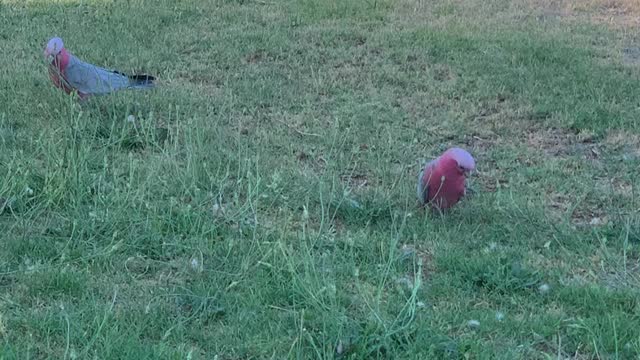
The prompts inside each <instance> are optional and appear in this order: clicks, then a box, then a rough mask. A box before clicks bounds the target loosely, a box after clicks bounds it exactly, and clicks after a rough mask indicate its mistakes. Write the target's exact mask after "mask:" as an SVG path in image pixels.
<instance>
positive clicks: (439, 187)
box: [418, 147, 476, 209]
mask: <svg viewBox="0 0 640 360" xmlns="http://www.w3.org/2000/svg"><path fill="white" fill-rule="evenodd" d="M475 168H476V162H475V160H474V159H473V156H471V154H469V153H468V152H467V151H466V150H464V149H460V148H456V147H454V148H450V149H449V150H447V151H445V152H444V153H443V154H442V155H440V156H439V157H438V158H437V159H435V160H432V161H431V162H429V163H428V164H427V165H425V167H424V168H423V169H422V171H420V175H418V200H419V201H420V204H421V205H422V206H424V205H426V204H429V205H431V206H432V207H433V208H437V209H447V208H450V207H452V206H453V205H455V204H456V203H457V202H458V201H459V200H460V199H461V198H462V197H463V196H464V195H465V194H466V185H467V184H466V180H467V176H468V175H469V174H470V172H471V171H473V170H474V169H475Z"/></svg>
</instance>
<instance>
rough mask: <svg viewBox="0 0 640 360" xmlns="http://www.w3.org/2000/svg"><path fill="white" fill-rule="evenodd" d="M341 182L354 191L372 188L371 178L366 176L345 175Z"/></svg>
mask: <svg viewBox="0 0 640 360" xmlns="http://www.w3.org/2000/svg"><path fill="white" fill-rule="evenodd" d="M340 180H342V182H343V183H344V184H345V185H347V186H348V187H349V188H352V189H358V190H360V189H363V188H366V187H368V186H371V182H370V181H369V177H368V176H367V175H366V174H344V175H340Z"/></svg>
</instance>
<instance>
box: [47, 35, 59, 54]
mask: <svg viewBox="0 0 640 360" xmlns="http://www.w3.org/2000/svg"><path fill="white" fill-rule="evenodd" d="M63 48H64V43H63V42H62V39H61V38H59V37H54V38H51V40H49V42H48V43H47V47H46V48H45V50H44V53H45V55H54V56H55V55H58V54H59V53H60V51H61V50H62V49H63Z"/></svg>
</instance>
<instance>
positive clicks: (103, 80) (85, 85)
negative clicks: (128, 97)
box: [65, 57, 129, 94]
mask: <svg viewBox="0 0 640 360" xmlns="http://www.w3.org/2000/svg"><path fill="white" fill-rule="evenodd" d="M65 75H66V77H67V81H68V82H69V84H70V85H71V86H73V87H74V88H76V89H77V90H78V91H80V92H81V93H85V94H106V93H109V92H112V91H115V90H119V89H124V88H127V87H128V86H129V78H128V77H127V76H126V75H123V74H120V73H117V72H114V71H110V70H107V69H104V68H101V67H98V66H95V65H91V64H89V63H86V62H83V61H80V60H78V59H77V58H75V57H71V59H70V61H69V65H68V66H67V69H66V71H65Z"/></svg>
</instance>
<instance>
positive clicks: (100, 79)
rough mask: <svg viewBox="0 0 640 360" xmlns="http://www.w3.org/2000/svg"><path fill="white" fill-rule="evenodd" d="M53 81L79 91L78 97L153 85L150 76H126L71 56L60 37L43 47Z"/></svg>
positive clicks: (65, 87) (59, 85)
mask: <svg viewBox="0 0 640 360" xmlns="http://www.w3.org/2000/svg"><path fill="white" fill-rule="evenodd" d="M44 57H45V59H46V60H47V62H48V63H49V77H51V81H53V84H54V85H55V86H56V87H58V88H61V89H63V90H64V91H65V92H66V93H67V94H70V93H72V92H74V91H77V92H78V95H79V96H80V98H81V99H85V98H87V97H88V96H90V95H102V94H108V93H111V92H113V91H117V90H122V89H148V88H152V87H153V86H154V83H153V81H154V80H155V78H154V77H153V76H150V75H127V74H123V73H121V72H119V71H114V70H107V69H104V68H101V67H98V66H95V65H92V64H89V63H86V62H84V61H82V60H80V59H78V58H77V57H75V56H73V55H71V54H70V53H69V52H68V51H67V49H65V48H64V43H63V42H62V39H61V38H59V37H54V38H52V39H51V40H49V42H48V43H47V46H46V47H45V49H44Z"/></svg>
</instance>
